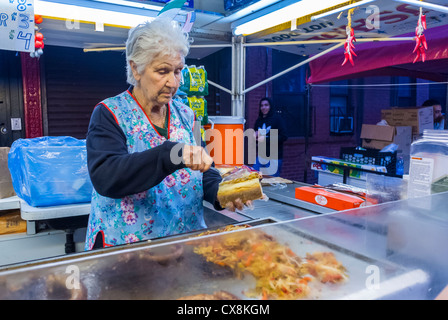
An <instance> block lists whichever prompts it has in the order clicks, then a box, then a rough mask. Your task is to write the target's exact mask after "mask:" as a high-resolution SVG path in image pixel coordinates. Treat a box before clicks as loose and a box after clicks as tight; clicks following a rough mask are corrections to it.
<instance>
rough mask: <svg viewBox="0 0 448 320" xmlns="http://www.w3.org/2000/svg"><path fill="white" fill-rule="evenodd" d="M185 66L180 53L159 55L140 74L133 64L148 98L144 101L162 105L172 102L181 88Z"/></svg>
mask: <svg viewBox="0 0 448 320" xmlns="http://www.w3.org/2000/svg"><path fill="white" fill-rule="evenodd" d="M183 67H184V59H183V57H182V56H181V55H180V54H177V55H176V56H174V57H171V56H167V55H161V56H158V57H156V58H155V59H154V60H153V61H152V62H151V63H149V64H148V65H147V66H146V68H145V69H144V70H143V72H142V73H140V74H139V73H138V72H137V70H136V69H135V65H134V64H133V66H132V71H133V73H134V77H135V79H136V80H137V83H138V84H137V86H138V87H139V88H140V89H141V91H142V93H143V96H144V99H145V100H146V101H145V102H144V103H145V104H150V105H160V106H161V105H165V104H167V103H168V102H170V101H171V99H172V98H173V96H174V94H175V93H176V91H177V89H178V88H179V85H180V81H181V79H182V69H183Z"/></svg>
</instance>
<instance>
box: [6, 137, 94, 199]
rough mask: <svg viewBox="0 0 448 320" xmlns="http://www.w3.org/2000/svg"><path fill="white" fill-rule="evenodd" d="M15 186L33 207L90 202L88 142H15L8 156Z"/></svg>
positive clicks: (59, 139) (43, 139) (45, 139)
mask: <svg viewBox="0 0 448 320" xmlns="http://www.w3.org/2000/svg"><path fill="white" fill-rule="evenodd" d="M8 167H9V171H10V172H11V179H12V185H13V187H14V191H15V192H16V194H17V195H18V196H19V198H21V199H23V200H25V201H26V202H27V203H28V204H29V205H30V206H33V207H46V206H56V205H63V204H73V203H86V202H90V200H91V196H92V189H93V188H92V183H91V181H90V177H89V172H88V169H87V150H86V144H85V140H78V139H75V138H73V137H67V136H61V137H49V136H46V137H40V138H33V139H18V140H16V141H14V143H13V144H12V146H11V150H10V152H9V155H8Z"/></svg>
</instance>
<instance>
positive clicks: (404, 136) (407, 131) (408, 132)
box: [361, 124, 413, 174]
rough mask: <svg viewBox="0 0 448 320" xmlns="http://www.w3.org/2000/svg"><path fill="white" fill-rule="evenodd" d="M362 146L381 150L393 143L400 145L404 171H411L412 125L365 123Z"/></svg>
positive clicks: (398, 152)
mask: <svg viewBox="0 0 448 320" xmlns="http://www.w3.org/2000/svg"><path fill="white" fill-rule="evenodd" d="M361 139H362V147H363V148H369V149H377V150H381V149H383V148H384V147H386V146H388V145H389V144H391V143H395V144H396V145H398V149H397V159H398V158H399V157H402V158H403V161H404V173H405V174H407V173H408V172H409V159H410V158H409V157H410V154H411V143H412V141H413V139H412V127H411V126H380V125H371V124H363V125H362V129H361Z"/></svg>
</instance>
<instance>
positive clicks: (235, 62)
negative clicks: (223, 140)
mask: <svg viewBox="0 0 448 320" xmlns="http://www.w3.org/2000/svg"><path fill="white" fill-rule="evenodd" d="M243 43H244V38H243V37H234V38H233V39H232V44H233V46H232V92H231V93H232V113H231V114H232V116H235V117H244V114H245V110H244V107H245V106H244V101H245V96H244V91H243V89H244V86H245V76H246V72H245V70H246V69H245V63H246V54H245V53H246V50H245V48H244V46H243Z"/></svg>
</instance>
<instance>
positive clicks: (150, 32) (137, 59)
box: [126, 18, 190, 86]
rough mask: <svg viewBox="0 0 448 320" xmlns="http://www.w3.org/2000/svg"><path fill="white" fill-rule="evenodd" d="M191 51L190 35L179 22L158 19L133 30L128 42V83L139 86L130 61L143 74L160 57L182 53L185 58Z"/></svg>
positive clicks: (130, 32)
mask: <svg viewBox="0 0 448 320" xmlns="http://www.w3.org/2000/svg"><path fill="white" fill-rule="evenodd" d="M189 50H190V42H189V39H188V34H187V33H184V32H183V31H182V29H181V28H180V26H179V24H178V23H177V22H174V21H173V22H172V21H170V20H167V19H161V18H156V19H155V20H153V21H152V22H146V23H143V24H140V25H138V26H136V27H135V28H132V29H131V30H130V31H129V35H128V39H127V41H126V71H127V81H128V83H129V84H131V85H133V86H135V85H137V81H136V80H135V78H134V75H133V74H132V68H131V65H130V61H134V63H135V64H136V67H137V72H138V73H141V72H142V71H143V70H144V69H145V67H146V66H147V65H148V64H149V63H151V62H152V61H153V59H154V58H156V57H157V56H159V55H168V56H173V57H174V56H176V55H178V54H179V53H180V54H181V56H182V57H183V58H185V57H186V56H187V54H188V51H189Z"/></svg>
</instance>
